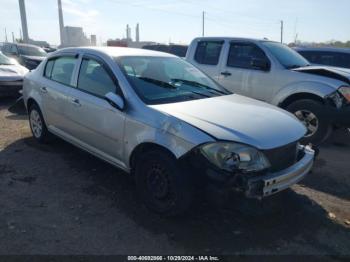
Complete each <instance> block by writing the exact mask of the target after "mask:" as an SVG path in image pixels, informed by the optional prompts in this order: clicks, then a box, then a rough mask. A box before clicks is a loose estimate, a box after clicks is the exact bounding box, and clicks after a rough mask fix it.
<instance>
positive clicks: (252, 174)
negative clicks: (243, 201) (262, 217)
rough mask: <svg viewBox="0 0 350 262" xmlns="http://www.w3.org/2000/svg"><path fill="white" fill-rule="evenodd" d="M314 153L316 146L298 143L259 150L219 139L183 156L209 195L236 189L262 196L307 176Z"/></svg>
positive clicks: (245, 193)
mask: <svg viewBox="0 0 350 262" xmlns="http://www.w3.org/2000/svg"><path fill="white" fill-rule="evenodd" d="M208 150H209V152H210V153H209V156H208ZM210 154H211V155H210ZM314 156H315V152H314V150H312V149H311V148H310V147H309V146H301V145H299V143H291V144H289V145H286V146H283V147H280V148H276V149H272V150H261V151H260V150H257V149H255V148H253V147H250V146H246V145H242V144H236V143H226V142H220V143H211V144H205V145H202V146H199V147H197V148H195V149H194V150H192V151H191V152H190V153H188V154H187V155H186V156H184V159H185V160H186V162H187V164H188V165H190V166H191V168H192V171H193V172H192V174H194V177H195V179H196V181H197V182H199V183H200V184H201V186H203V187H204V188H205V189H206V190H207V192H208V193H209V195H210V196H213V195H214V196H215V197H217V196H219V197H224V196H225V197H227V195H228V194H230V193H231V192H236V193H240V194H243V195H244V196H245V197H247V198H255V199H262V198H264V197H267V196H270V195H272V194H276V193H278V192H280V191H282V190H284V189H287V188H289V187H290V186H292V185H294V184H295V183H297V182H299V181H300V180H301V179H302V178H304V177H305V176H306V175H307V174H308V173H309V172H310V170H311V168H312V166H313V162H314Z"/></svg>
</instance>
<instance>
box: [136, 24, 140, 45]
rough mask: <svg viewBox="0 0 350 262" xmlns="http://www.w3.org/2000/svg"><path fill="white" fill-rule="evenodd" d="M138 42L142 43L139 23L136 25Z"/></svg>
mask: <svg viewBox="0 0 350 262" xmlns="http://www.w3.org/2000/svg"><path fill="white" fill-rule="evenodd" d="M136 42H137V43H139V42H140V25H139V23H137V25H136Z"/></svg>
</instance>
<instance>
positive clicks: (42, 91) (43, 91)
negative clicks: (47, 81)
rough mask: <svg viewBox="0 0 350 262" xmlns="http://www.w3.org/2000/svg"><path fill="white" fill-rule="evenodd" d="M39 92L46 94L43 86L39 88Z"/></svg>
mask: <svg viewBox="0 0 350 262" xmlns="http://www.w3.org/2000/svg"><path fill="white" fill-rule="evenodd" d="M40 91H41V93H45V94H46V93H47V88H46V87H44V86H43V87H42V88H40Z"/></svg>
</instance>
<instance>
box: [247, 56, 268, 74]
mask: <svg viewBox="0 0 350 262" xmlns="http://www.w3.org/2000/svg"><path fill="white" fill-rule="evenodd" d="M250 64H251V66H252V67H253V68H254V69H257V70H262V71H269V70H270V64H269V63H268V62H267V61H266V60H264V59H254V58H253V59H252V61H251V63H250Z"/></svg>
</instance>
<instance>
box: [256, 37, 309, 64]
mask: <svg viewBox="0 0 350 262" xmlns="http://www.w3.org/2000/svg"><path fill="white" fill-rule="evenodd" d="M262 44H263V45H264V46H265V47H266V48H267V49H269V51H270V52H271V53H272V54H273V55H274V56H275V57H276V59H277V60H278V61H279V62H280V63H281V64H282V65H283V66H284V67H285V68H288V69H293V68H299V67H303V66H309V65H310V63H309V62H308V61H307V60H306V59H305V58H304V57H302V56H301V55H300V54H298V53H297V52H296V51H294V50H293V49H291V48H289V47H288V46H286V45H283V44H280V43H276V42H268V41H266V42H263V43H262Z"/></svg>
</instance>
